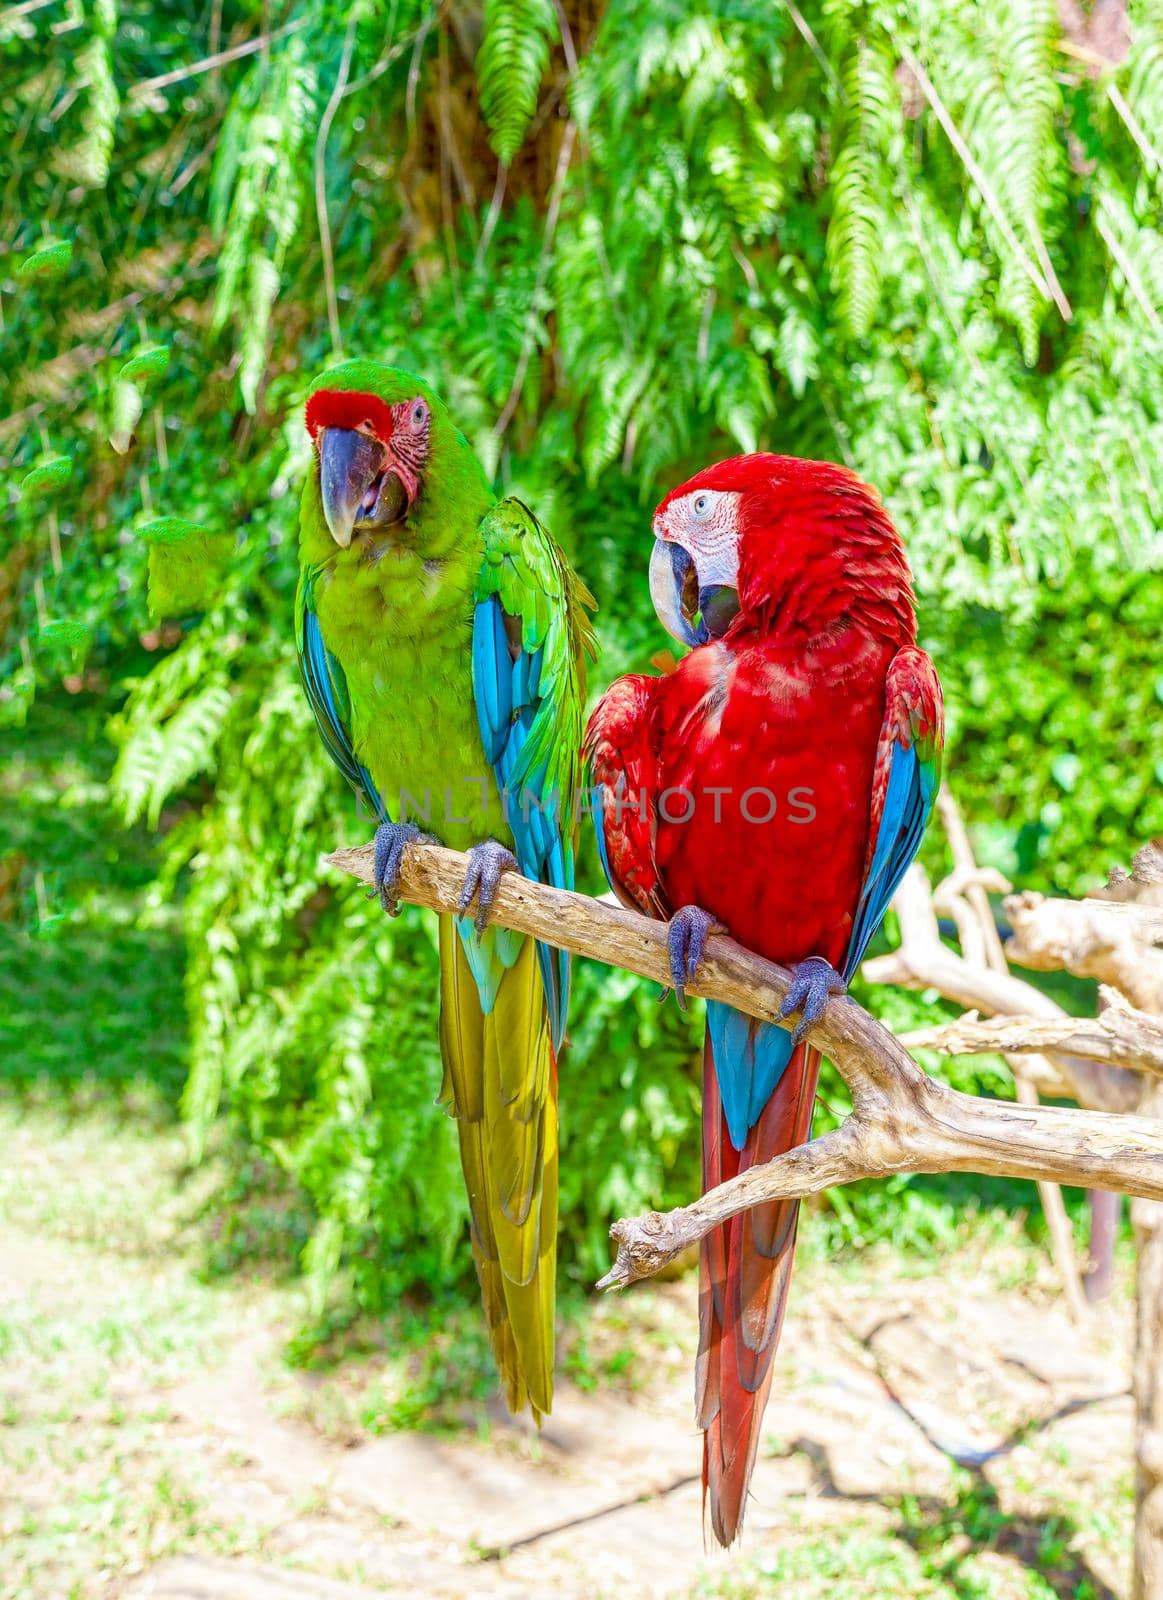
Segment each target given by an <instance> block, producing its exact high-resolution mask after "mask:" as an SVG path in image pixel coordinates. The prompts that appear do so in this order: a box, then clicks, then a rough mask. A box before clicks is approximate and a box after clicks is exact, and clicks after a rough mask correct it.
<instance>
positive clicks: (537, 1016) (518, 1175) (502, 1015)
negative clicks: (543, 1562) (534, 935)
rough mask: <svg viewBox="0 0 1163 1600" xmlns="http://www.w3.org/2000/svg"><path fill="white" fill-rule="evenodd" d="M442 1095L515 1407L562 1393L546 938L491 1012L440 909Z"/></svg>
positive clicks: (527, 952)
mask: <svg viewBox="0 0 1163 1600" xmlns="http://www.w3.org/2000/svg"><path fill="white" fill-rule="evenodd" d="M440 1049H441V1054H442V1055H443V1057H444V1086H443V1089H442V1092H441V1099H442V1101H443V1102H444V1103H445V1104H446V1105H447V1106H448V1109H449V1111H450V1112H451V1114H452V1115H453V1116H454V1117H455V1118H456V1124H457V1133H458V1135H459V1138H460V1161H461V1167H462V1169H463V1171H464V1181H465V1185H466V1187H467V1189H468V1201H469V1209H470V1211H471V1213H472V1246H473V1259H474V1260H475V1262H476V1269H477V1276H478V1277H479V1279H480V1284H481V1294H482V1296H483V1299H484V1308H485V1320H486V1322H487V1323H488V1328H489V1336H490V1338H491V1340H492V1345H493V1354H494V1355H495V1357H496V1361H497V1366H498V1368H499V1370H500V1373H501V1378H502V1381H503V1383H504V1386H505V1393H506V1399H507V1401H508V1404H509V1409H510V1410H511V1411H519V1410H521V1408H522V1407H523V1406H524V1405H525V1404H526V1403H528V1405H529V1408H530V1410H531V1411H532V1412H533V1416H534V1418H535V1419H536V1420H538V1421H540V1419H541V1416H542V1415H543V1414H544V1413H546V1412H548V1410H549V1409H550V1406H551V1405H552V1402H553V1341H554V1293H555V1277H556V1268H557V1074H556V1070H555V1067H554V1061H553V1045H552V1040H551V1037H550V1027H549V1016H548V1012H547V1010H546V1006H545V994H544V989H543V987H542V981H541V973H540V969H539V967H538V964H537V953H536V948H535V946H534V944H533V941H532V940H531V939H527V940H526V941H525V944H524V946H523V947H522V950H521V954H520V956H519V957H518V958H517V961H516V962H515V963H514V965H513V966H512V968H511V969H510V970H509V971H508V972H506V973H505V976H504V977H503V979H502V980H501V985H500V988H499V990H498V992H497V999H496V1004H495V1005H494V1007H493V1010H492V1012H491V1014H490V1015H488V1016H485V1015H484V1013H483V1012H482V1010H481V1003H480V995H479V993H478V991H477V986H476V981H475V979H474V978H473V975H472V970H471V968H470V967H469V964H468V961H467V959H466V957H465V954H464V951H463V949H462V947H461V942H460V938H459V936H458V934H457V932H456V928H455V925H454V923H453V920H452V918H451V917H447V916H442V917H441V918H440Z"/></svg>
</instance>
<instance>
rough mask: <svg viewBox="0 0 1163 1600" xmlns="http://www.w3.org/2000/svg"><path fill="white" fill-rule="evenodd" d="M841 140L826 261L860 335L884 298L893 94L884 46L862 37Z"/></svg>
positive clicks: (848, 83) (841, 306)
mask: <svg viewBox="0 0 1163 1600" xmlns="http://www.w3.org/2000/svg"><path fill="white" fill-rule="evenodd" d="M844 97H845V111H844V117H843V127H842V133H841V138H842V143H841V145H840V150H839V154H838V155H837V157H836V160H835V162H834V164H833V167H832V193H833V209H832V218H831V221H830V222H829V224H828V267H829V270H830V272H831V274H832V278H833V280H834V282H835V284H836V287H837V309H838V311H839V313H840V316H841V317H842V318H843V319H844V322H845V324H846V325H847V327H848V329H849V330H850V331H851V333H852V334H853V336H854V337H855V338H857V339H863V338H864V337H865V336H866V335H867V334H868V332H869V330H870V329H871V327H872V322H873V318H874V317H875V316H876V310H877V306H878V305H879V303H880V285H881V276H882V270H883V246H882V234H883V220H884V211H885V202H886V189H887V186H886V182H885V178H884V175H883V153H882V146H883V143H884V138H885V129H886V125H887V122H888V116H889V107H890V106H891V104H892V102H893V100H894V98H895V96H894V92H893V87H892V80H891V78H890V76H889V70H888V64H887V62H886V61H885V59H884V57H883V55H882V54H881V53H880V51H879V50H878V49H876V48H874V47H873V46H872V45H870V44H868V43H867V42H865V41H864V40H858V41H857V43H856V45H855V47H854V49H853V51H852V54H851V56H850V57H849V60H848V65H847V70H846V71H845V74H844Z"/></svg>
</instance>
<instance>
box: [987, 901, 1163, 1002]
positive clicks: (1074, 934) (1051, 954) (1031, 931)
mask: <svg viewBox="0 0 1163 1600" xmlns="http://www.w3.org/2000/svg"><path fill="white" fill-rule="evenodd" d="M1005 910H1006V915H1007V916H1008V917H1009V919H1010V925H1011V927H1012V928H1013V930H1014V931H1013V938H1012V939H1011V940H1010V942H1009V945H1008V954H1009V957H1010V960H1011V961H1016V962H1018V963H1019V964H1020V965H1021V966H1023V967H1032V968H1033V969H1034V971H1036V972H1057V971H1060V970H1063V969H1064V970H1065V971H1067V972H1073V973H1075V974H1076V975H1077V976H1078V977H1080V978H1097V979H1098V980H1099V982H1100V983H1107V984H1113V985H1114V987H1115V988H1117V989H1121V990H1122V992H1123V993H1124V994H1125V995H1126V996H1127V998H1128V999H1129V1000H1130V1001H1132V1002H1133V1004H1135V1005H1136V1006H1138V1007H1139V1008H1140V1009H1141V1010H1143V1011H1163V906H1156V905H1150V904H1143V903H1141V902H1136V901H1118V900H1097V899H1087V900H1051V899H1047V898H1046V897H1045V896H1044V895H1040V894H1033V893H1027V894H1015V895H1011V896H1010V897H1009V899H1008V900H1007V901H1006V902H1005Z"/></svg>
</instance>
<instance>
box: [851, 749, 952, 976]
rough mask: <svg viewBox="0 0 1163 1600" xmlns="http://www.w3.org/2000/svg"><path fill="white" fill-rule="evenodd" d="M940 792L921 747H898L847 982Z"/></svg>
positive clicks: (863, 892)
mask: <svg viewBox="0 0 1163 1600" xmlns="http://www.w3.org/2000/svg"><path fill="white" fill-rule="evenodd" d="M936 791H937V774H936V771H935V770H934V768H933V766H932V764H931V763H929V762H925V761H922V760H920V759H919V757H918V755H917V751H916V747H915V745H913V744H908V745H903V746H902V745H899V744H897V745H894V747H893V752H892V759H891V763H890V766H889V775H888V788H887V791H886V793H885V797H884V809H883V811H882V812H881V817H880V827H879V829H878V830H877V835H876V843H875V845H874V848H873V852H872V860H871V861H870V863H869V866H868V872H867V874H866V875H865V879H864V885H863V887H862V889H861V891H860V900H859V902H858V904H857V907H856V916H855V918H854V920H853V924H852V937H851V938H850V940H849V942H848V951H847V954H846V955H845V958H844V967H843V977H844V979H845V981H846V982H847V981H848V980H849V979H851V977H852V975H853V974H854V973H855V971H856V969H857V967H859V965H860V963H861V961H862V960H863V959H864V952H865V951H866V950H867V949H868V946H869V943H870V941H871V939H872V936H873V934H875V932H876V930H877V928H879V927H880V924H881V923H882V921H883V920H884V914H885V912H886V911H887V910H888V906H889V901H890V900H891V899H892V897H893V895H894V894H895V893H896V889H897V885H898V884H899V883H900V881H901V879H902V878H903V877H904V875H905V873H906V871H907V870H908V867H909V863H910V862H911V861H912V859H913V857H914V856H915V855H916V853H917V851H918V850H919V849H920V847H921V839H922V837H923V835H924V832H925V824H926V823H927V822H928V820H929V813H930V811H931V810H932V809H933V799H934V797H935V795H936Z"/></svg>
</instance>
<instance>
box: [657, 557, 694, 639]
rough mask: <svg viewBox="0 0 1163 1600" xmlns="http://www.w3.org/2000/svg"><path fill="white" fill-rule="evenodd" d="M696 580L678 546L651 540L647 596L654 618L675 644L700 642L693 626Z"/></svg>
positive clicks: (688, 562) (689, 563) (690, 561)
mask: <svg viewBox="0 0 1163 1600" xmlns="http://www.w3.org/2000/svg"><path fill="white" fill-rule="evenodd" d="M698 596H699V580H698V576H697V574H696V572H695V564H694V562H693V561H692V560H691V558H690V556H689V555H688V554H687V553H686V551H685V550H684V549H683V548H682V546H681V545H678V544H671V543H670V542H669V541H668V540H666V539H655V541H654V550H653V552H652V554H651V557H650V598H651V599H652V600H653V601H654V609H655V611H656V613H657V614H658V620H659V622H661V623H662V626H663V627H664V628H665V629H666V631H667V633H669V634H670V636H671V638H672V639H677V640H678V642H679V644H689V645H693V644H701V643H702V640H700V638H699V635H698V629H697V627H696V617H697V613H698Z"/></svg>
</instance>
